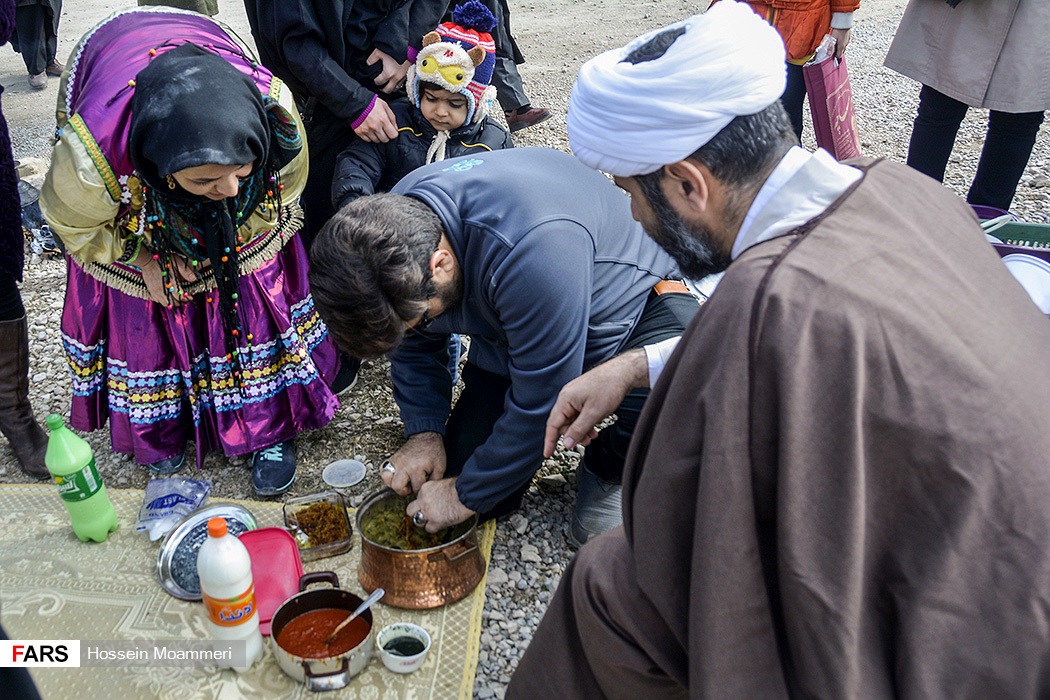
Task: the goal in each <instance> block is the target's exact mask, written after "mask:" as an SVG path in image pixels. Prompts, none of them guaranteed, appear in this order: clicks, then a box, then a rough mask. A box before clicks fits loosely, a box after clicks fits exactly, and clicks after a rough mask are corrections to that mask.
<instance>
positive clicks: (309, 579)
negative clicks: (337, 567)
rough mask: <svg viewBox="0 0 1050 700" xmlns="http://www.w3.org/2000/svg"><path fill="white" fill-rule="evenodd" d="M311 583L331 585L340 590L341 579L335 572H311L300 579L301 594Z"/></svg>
mask: <svg viewBox="0 0 1050 700" xmlns="http://www.w3.org/2000/svg"><path fill="white" fill-rule="evenodd" d="M311 583H330V584H332V588H339V577H338V576H337V575H336V573H335V572H334V571H311V572H310V573H308V574H303V575H302V576H300V577H299V592H300V593H302V592H303V591H305V590H306V587H307V586H309V585H310V584H311Z"/></svg>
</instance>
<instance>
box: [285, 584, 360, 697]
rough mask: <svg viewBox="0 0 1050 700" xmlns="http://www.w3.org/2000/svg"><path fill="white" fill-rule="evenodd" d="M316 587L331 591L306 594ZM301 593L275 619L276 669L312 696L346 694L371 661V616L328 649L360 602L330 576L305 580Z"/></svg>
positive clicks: (353, 625) (349, 627) (353, 623)
mask: <svg viewBox="0 0 1050 700" xmlns="http://www.w3.org/2000/svg"><path fill="white" fill-rule="evenodd" d="M314 583H329V584H331V586H332V587H331V588H315V589H312V590H306V589H307V587H308V586H310V585H311V584H314ZM299 590H300V591H301V592H300V593H298V594H296V595H294V596H292V597H291V598H289V599H288V600H286V601H285V602H284V603H282V604H281V607H280V608H278V609H277V612H276V613H274V616H273V621H272V623H271V637H270V638H271V639H272V640H273V646H274V655H275V656H276V657H277V663H278V665H279V666H280V667H281V670H283V671H284V672H285V673H287V674H288V675H289V676H291V677H292V678H294V679H295V680H297V681H300V682H302V683H306V685H307V687H308V688H309V689H310V690H313V691H319V690H338V689H339V688H345V687H346V686H347V685H348V684H349V683H350V679H351V678H353V677H354V676H356V675H357V674H358V673H360V672H361V671H362V670H363V669H364V667H365V666H366V665H367V664H368V660H369V659H371V658H372V653H373V650H374V648H375V634H373V619H372V611H371V609H369V610H365V611H364V612H363V613H361V614H360V615H359V616H358V617H357V619H355V620H352V621H351V622H350V624H349V625H347V626H346V627H344V628H343V629H342V630H340V631H339V633H338V634H337V635H336V637H335V639H333V640H332V642H331V643H326V642H325V640H326V639H327V637H328V636H329V635H330V634H331V633H332V630H334V629H335V628H336V626H337V625H338V624H339V623H340V622H342V621H343V620H345V619H346V618H347V617H348V616H349V615H350V613H352V612H353V611H354V610H355V609H356V608H357V606H358V605H360V604H361V598H359V597H358V596H356V595H354V594H353V593H350V592H349V591H345V590H343V589H341V588H339V578H338V577H337V576H336V575H335V573H334V572H331V571H320V572H316V573H311V574H305V575H303V576H302V578H300V579H299Z"/></svg>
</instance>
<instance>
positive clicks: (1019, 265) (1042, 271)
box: [1003, 253, 1050, 314]
mask: <svg viewBox="0 0 1050 700" xmlns="http://www.w3.org/2000/svg"><path fill="white" fill-rule="evenodd" d="M1003 264H1004V265H1006V269H1007V270H1009V271H1010V274H1012V275H1013V276H1014V279H1016V280H1017V281H1018V282H1020V283H1021V286H1022V287H1024V290H1025V291H1026V292H1028V296H1029V297H1031V298H1032V301H1034V302H1035V305H1036V306H1038V307H1039V308H1040V310H1042V312H1043V313H1044V314H1050V263H1048V262H1047V261H1045V260H1043V259H1042V258H1037V257H1035V256H1034V255H1026V254H1024V253H1011V254H1010V255H1007V256H1005V257H1003Z"/></svg>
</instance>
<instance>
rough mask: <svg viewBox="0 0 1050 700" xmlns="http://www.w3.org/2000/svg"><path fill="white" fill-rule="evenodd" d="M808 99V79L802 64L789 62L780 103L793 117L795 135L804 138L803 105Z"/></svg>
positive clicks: (791, 117) (799, 138)
mask: <svg viewBox="0 0 1050 700" xmlns="http://www.w3.org/2000/svg"><path fill="white" fill-rule="evenodd" d="M805 100H806V79H805V77H803V75H802V66H797V65H795V64H794V63H788V64H787V86H786V87H785V88H784V94H783V95H781V96H780V104H782V105H784V110H785V111H786V112H787V113H788V117H789V118H790V119H791V128H793V129H794V130H795V136H796V137H797V138H798V140H799V141H801V140H802V105H803V104H805Z"/></svg>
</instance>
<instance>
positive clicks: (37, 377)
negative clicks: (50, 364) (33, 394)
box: [33, 372, 47, 384]
mask: <svg viewBox="0 0 1050 700" xmlns="http://www.w3.org/2000/svg"><path fill="white" fill-rule="evenodd" d="M45 379H47V372H37V373H36V374H34V375H33V383H34V384H36V383H38V382H42V381H44V380H45Z"/></svg>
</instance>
